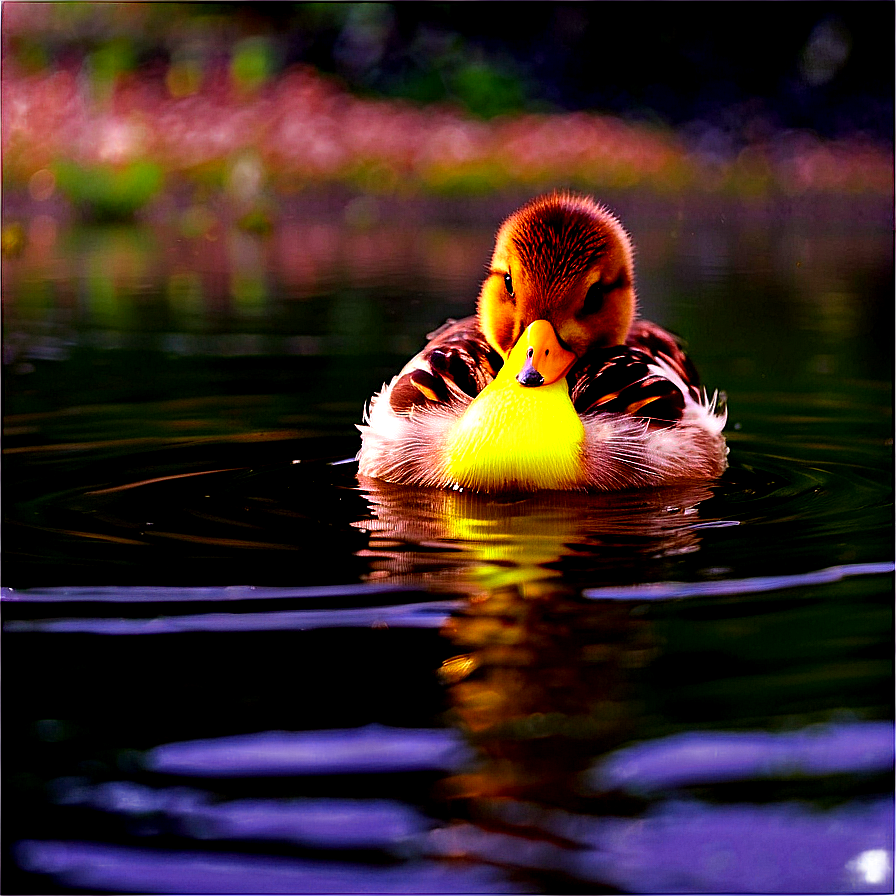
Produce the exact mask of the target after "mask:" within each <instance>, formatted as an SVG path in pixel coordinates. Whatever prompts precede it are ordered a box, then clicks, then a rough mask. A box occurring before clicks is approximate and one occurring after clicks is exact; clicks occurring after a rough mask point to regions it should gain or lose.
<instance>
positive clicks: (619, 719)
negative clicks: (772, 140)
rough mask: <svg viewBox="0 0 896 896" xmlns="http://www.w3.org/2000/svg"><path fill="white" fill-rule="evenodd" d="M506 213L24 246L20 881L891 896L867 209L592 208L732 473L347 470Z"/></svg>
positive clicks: (12, 342) (876, 297)
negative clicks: (504, 477) (715, 399)
mask: <svg viewBox="0 0 896 896" xmlns="http://www.w3.org/2000/svg"><path fill="white" fill-rule="evenodd" d="M519 198H520V197H505V198H500V199H493V200H489V201H485V200H481V201H475V202H474V201H470V202H460V201H455V202H451V203H447V202H446V203H444V204H441V203H439V204H436V203H422V202H421V203H398V202H393V203H386V202H385V201H383V200H370V199H366V198H365V199H343V198H338V197H329V198H326V199H311V198H307V197H306V198H300V199H296V200H294V201H292V202H290V203H288V204H286V205H284V207H283V208H282V210H281V213H280V217H279V219H278V221H277V225H276V227H275V229H274V231H273V232H272V234H271V235H270V236H267V237H257V236H252V235H249V234H245V233H241V232H239V231H238V230H236V229H234V228H232V227H230V226H229V225H228V223H227V221H226V219H223V218H222V219H221V220H220V221H219V222H218V223H217V224H215V225H214V226H211V225H210V226H209V227H208V229H207V230H206V231H205V234H204V235H199V236H196V235H193V236H185V235H184V233H183V232H180V231H178V230H177V229H176V227H175V225H174V224H173V223H171V222H176V220H177V216H176V215H174V214H172V216H171V217H170V219H166V221H156V222H151V223H150V224H149V225H146V226H140V227H131V228H111V229H103V228H92V227H87V226H74V225H71V226H69V225H67V224H65V223H64V221H62V222H59V223H54V221H53V220H52V219H49V218H40V217H39V218H38V219H36V220H35V221H33V222H32V225H31V243H30V245H29V247H28V248H27V249H26V250H25V252H24V254H23V255H22V256H20V257H18V258H14V259H10V260H7V261H6V263H5V266H4V278H3V305H4V320H3V322H4V339H3V347H4V359H5V376H4V426H5V437H4V446H3V447H4V477H3V478H4V511H5V514H4V540H3V560H4V567H3V584H4V586H5V587H6V590H5V591H4V595H3V597H4V600H3V622H4V635H3V647H4V651H3V657H4V670H3V671H4V676H3V679H4V777H5V787H4V791H3V800H4V826H5V827H4V848H5V850H6V855H5V861H4V862H3V875H4V882H3V888H4V892H23V893H24V892H44V893H45V892H101V891H114V892H178V893H184V892H221V893H223V892H247V891H248V892H317V893H320V892H480V893H482V892H596V891H620V890H621V891H632V892H722V891H728V892H732V891H734V892H738V891H751V892H784V891H795V890H800V891H804V892H806V891H816V892H817V891H824V892H844V891H855V892H886V891H889V890H891V888H892V867H893V842H892V841H893V837H892V768H893V746H892V745H893V738H892V720H893V688H892V673H893V663H892V637H893V612H892V584H893V582H892V560H893V551H892V543H893V535H892V528H893V527H892V478H893V477H892V469H893V466H892V464H893V461H892V452H893V447H892V335H891V334H892V282H893V259H892V232H891V215H890V211H889V209H887V208H874V207H871V206H869V204H868V203H864V202H861V201H860V200H858V199H856V200H851V201H850V202H848V203H847V202H842V201H839V202H838V201H835V200H833V199H828V200H816V201H815V202H814V203H808V202H800V203H794V202H783V201H782V202H779V203H777V204H774V203H769V204H760V203H758V202H757V203H752V204H751V203H746V204H741V205H737V204H734V203H731V204H721V203H717V202H715V201H714V202H709V201H699V202H698V201H694V202H688V203H685V202H679V201H677V200H664V201H660V200H656V199H651V198H648V197H633V196H627V197H610V198H613V199H615V202H614V204H615V206H616V208H617V210H618V211H619V213H620V214H621V216H622V218H623V220H624V221H625V223H626V225H627V227H628V228H629V230H630V231H631V232H632V234H633V237H634V240H635V243H636V245H637V247H638V258H637V263H638V284H639V292H640V296H641V310H642V313H643V314H644V315H645V316H647V317H649V318H651V319H653V320H656V321H658V322H660V323H662V324H664V325H666V326H668V327H669V328H671V329H673V330H675V331H677V332H679V333H682V334H683V335H685V336H686V337H687V340H688V343H689V346H690V350H691V352H692V355H693V357H694V358H695V360H696V361H697V363H698V366H699V367H700V369H701V372H702V374H703V377H704V380H705V381H706V382H707V384H708V385H710V386H711V387H716V386H718V387H720V388H723V389H725V390H726V392H727V393H728V398H729V412H730V416H729V427H728V438H729V444H730V447H731V455H730V460H731V467H730V469H729V470H728V472H727V473H726V474H725V476H724V477H723V478H722V480H721V481H720V482H719V483H717V484H712V485H707V486H696V487H687V488H671V489H665V490H658V491H653V492H647V493H644V492H630V493H619V494H613V495H592V496H586V495H550V494H544V495H534V496H528V497H523V498H504V499H485V498H481V497H478V496H475V495H469V494H458V493H442V492H430V491H425V490H415V489H408V488H403V487H398V486H392V485H387V484H383V483H376V482H372V481H363V482H358V480H357V477H356V468H355V466H354V465H353V463H352V460H351V459H352V457H353V456H354V453H355V452H356V450H357V447H358V436H357V433H356V431H355V430H354V424H355V423H357V422H359V420H360V414H361V408H362V406H363V403H364V401H365V400H366V399H367V398H368V397H369V396H370V394H372V393H373V392H374V391H375V390H377V389H378V388H379V387H380V385H381V384H382V382H383V381H384V380H386V379H388V378H389V377H390V376H391V375H392V374H393V373H394V372H395V371H396V370H397V369H398V368H399V367H400V366H401V364H402V363H403V362H404V360H406V358H407V357H408V356H409V355H410V354H412V353H413V352H414V351H416V350H417V349H418V348H419V347H420V345H421V344H422V340H423V337H424V335H425V333H426V332H428V331H429V330H431V329H433V328H434V327H436V326H437V325H438V324H439V323H441V321H442V320H443V319H445V318H446V317H449V316H461V315H463V314H466V313H468V312H469V310H470V308H471V307H472V302H473V298H474V296H475V294H476V291H477V288H478V283H479V281H480V279H481V276H482V272H483V266H484V264H485V262H486V261H487V258H488V253H489V250H490V243H491V239H492V234H493V232H494V227H495V225H496V223H497V221H498V220H499V219H500V218H501V216H502V215H503V214H505V213H506V212H508V211H510V210H511V209H512V208H513V207H514V206H515V204H516V203H517V200H518V199H519ZM194 217H195V215H194Z"/></svg>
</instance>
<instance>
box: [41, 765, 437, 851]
mask: <svg viewBox="0 0 896 896" xmlns="http://www.w3.org/2000/svg"><path fill="white" fill-rule="evenodd" d="M55 789H56V790H57V796H56V802H57V803H59V804H60V805H68V806H89V807H91V808H93V809H97V810H99V811H103V812H112V813H115V814H119V815H128V816H138V817H139V816H146V815H153V816H155V817H156V819H164V822H165V827H166V829H167V828H168V827H171V828H173V829H174V830H176V831H178V832H179V833H182V834H184V835H186V836H191V837H195V838H198V839H200V840H261V841H266V842H285V843H297V844H300V845H302V846H307V847H312V848H323V849H384V850H390V851H397V852H404V851H406V850H407V849H408V848H409V847H410V845H411V841H412V840H414V839H415V838H419V837H420V836H421V835H423V834H424V833H425V832H426V831H428V830H429V829H430V828H431V827H433V826H434V822H432V821H430V820H429V819H428V818H426V817H425V816H424V815H422V814H421V813H420V812H418V811H417V810H416V809H414V808H412V807H411V806H408V805H406V804H404V803H400V802H397V801H395V800H384V799H370V800H363V799H290V800H286V799H282V800H278V799H240V800H223V801H218V800H217V799H216V798H215V797H214V796H213V795H212V794H209V793H206V792H204V791H200V790H195V789H192V788H186V787H164V788H158V789H156V788H152V787H146V786H144V785H141V784H135V783H132V782H130V781H110V782H107V783H105V784H98V785H95V786H92V785H90V784H87V783H84V782H82V781H79V780H71V779H69V780H66V779H62V780H59V781H57V782H56V784H55Z"/></svg>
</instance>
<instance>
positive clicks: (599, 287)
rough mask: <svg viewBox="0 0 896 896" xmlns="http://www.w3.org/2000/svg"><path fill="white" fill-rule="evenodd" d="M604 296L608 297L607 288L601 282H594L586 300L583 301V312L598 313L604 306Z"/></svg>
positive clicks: (586, 313)
mask: <svg viewBox="0 0 896 896" xmlns="http://www.w3.org/2000/svg"><path fill="white" fill-rule="evenodd" d="M604 298H606V289H605V287H604V286H603V284H601V283H592V284H591V286H590V287H589V288H588V292H587V293H586V294H585V301H584V302H583V303H582V314H583V315H589V314H596V313H597V312H598V311H600V309H601V308H603V306H604Z"/></svg>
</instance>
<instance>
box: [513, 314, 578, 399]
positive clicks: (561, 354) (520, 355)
mask: <svg viewBox="0 0 896 896" xmlns="http://www.w3.org/2000/svg"><path fill="white" fill-rule="evenodd" d="M575 362H576V356H575V355H574V354H573V353H572V352H571V351H569V350H568V349H565V348H563V346H562V345H560V340H559V339H558V338H557V334H556V333H555V332H554V328H553V327H552V326H551V324H550V323H548V321H546V320H536V321H534V322H533V323H531V324H529V326H528V327H526V329H525V330H524V331H523V335H522V336H520V338H519V340H518V341H517V344H516V345H515V346H514V347H513V349H512V350H511V352H510V355H508V357H507V364H506V366H507V367H509V368H510V369H511V370H517V371H519V372H518V373H517V374H516V380H517V382H518V383H519V384H520V385H522V386H548V385H550V384H551V383H556V382H557V380H559V379H560V378H561V377H564V376H566V374H567V373H568V372H569V369H570V367H572V365H573V364H575Z"/></svg>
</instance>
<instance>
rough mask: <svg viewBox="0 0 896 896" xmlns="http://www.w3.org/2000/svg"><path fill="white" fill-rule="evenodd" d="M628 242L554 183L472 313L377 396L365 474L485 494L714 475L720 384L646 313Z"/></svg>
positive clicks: (505, 251)
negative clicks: (703, 379) (708, 379)
mask: <svg viewBox="0 0 896 896" xmlns="http://www.w3.org/2000/svg"><path fill="white" fill-rule="evenodd" d="M633 258H634V251H633V246H632V240H631V238H630V236H629V234H628V233H627V232H626V230H625V229H624V228H623V226H622V224H621V223H620V221H619V220H618V218H617V217H616V216H615V215H614V214H613V213H612V212H611V211H610V210H609V209H608V208H606V207H605V206H604V205H602V204H600V203H598V202H597V201H596V200H594V199H593V198H592V197H590V196H587V195H584V194H580V193H574V192H570V191H554V192H552V193H549V194H546V195H543V196H539V197H536V198H534V199H532V200H530V201H529V202H527V203H526V204H524V205H523V206H522V207H521V208H519V209H518V210H517V211H515V212H513V213H512V214H511V215H510V216H509V217H508V218H507V219H506V220H505V221H504V222H503V223H502V224H501V226H500V228H499V229H498V231H497V235H496V238H495V245H494V250H493V252H492V256H491V261H490V263H489V265H488V267H487V272H486V277H485V280H484V281H483V283H482V287H481V290H480V293H479V299H478V303H477V305H476V313H475V314H472V315H470V316H469V317H465V318H463V319H461V320H449V321H448V322H447V323H445V324H444V325H443V326H441V327H439V328H438V329H437V330H435V331H434V332H432V333H430V334H429V335H428V337H427V339H428V342H427V343H426V345H425V346H424V348H423V349H422V351H420V352H419V353H418V354H417V355H416V356H415V357H413V358H412V359H411V360H410V361H408V363H407V364H406V365H405V366H404V367H403V368H402V370H401V371H400V372H399V373H398V374H397V375H396V376H395V377H393V378H392V380H391V381H390V382H389V383H388V384H384V385H383V387H382V390H381V391H380V392H379V393H377V394H375V395H374V396H373V397H372V398H371V399H370V401H369V402H368V404H367V405H366V406H365V410H364V413H363V416H362V423H361V424H359V425H358V429H359V430H360V432H361V448H360V451H359V452H358V455H357V461H358V473H359V476H361V477H370V478H373V479H379V480H385V481H387V482H395V483H402V484H405V485H412V486H420V487H429V488H440V489H457V490H467V491H472V492H482V493H486V494H501V493H514V492H518V493H519V492H522V493H526V492H535V491H542V490H552V491H612V490H620V489H630V488H654V487H659V486H666V485H673V484H676V483H685V482H692V483H693V482H707V481H711V480H714V479H717V478H718V477H719V476H721V474H722V473H723V472H724V470H725V468H726V466H727V454H728V449H727V446H726V442H725V438H724V435H723V430H724V427H725V423H726V420H727V411H726V408H725V400H724V396H723V395H720V393H718V392H714V393H713V394H712V395H710V394H709V393H708V392H707V391H706V389H705V388H704V387H702V386H701V384H700V379H699V375H698V373H697V371H696V368H695V367H694V364H693V363H692V362H691V360H690V358H689V357H688V355H687V354H686V352H685V349H684V346H683V343H682V342H681V340H680V339H679V338H678V337H677V336H675V335H673V334H672V333H670V332H668V331H667V330H665V329H663V328H662V327H660V326H659V325H657V324H654V323H652V322H650V321H647V320H644V319H642V318H640V317H639V316H638V313H637V296H636V290H635V275H634V261H633Z"/></svg>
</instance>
